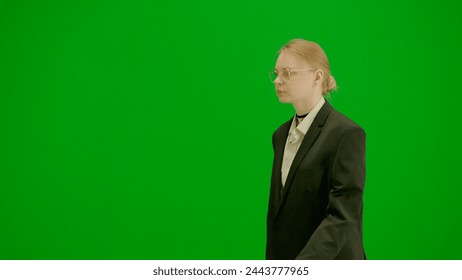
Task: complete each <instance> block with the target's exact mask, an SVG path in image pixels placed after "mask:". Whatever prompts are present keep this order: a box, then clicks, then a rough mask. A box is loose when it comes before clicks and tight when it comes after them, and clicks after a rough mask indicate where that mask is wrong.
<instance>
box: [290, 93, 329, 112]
mask: <svg viewBox="0 0 462 280" xmlns="http://www.w3.org/2000/svg"><path fill="white" fill-rule="evenodd" d="M321 98H322V97H321ZM319 100H320V98H312V99H311V100H310V101H309V102H300V103H293V104H292V105H293V106H294V109H295V112H296V114H297V115H299V116H302V115H305V114H308V113H309V112H311V110H313V108H314V106H316V104H318V102H319Z"/></svg>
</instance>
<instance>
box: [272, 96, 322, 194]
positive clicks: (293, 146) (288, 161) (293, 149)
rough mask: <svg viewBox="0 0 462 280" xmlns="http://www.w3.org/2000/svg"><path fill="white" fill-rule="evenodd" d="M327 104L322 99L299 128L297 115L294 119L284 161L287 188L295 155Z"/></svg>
mask: <svg viewBox="0 0 462 280" xmlns="http://www.w3.org/2000/svg"><path fill="white" fill-rule="evenodd" d="M325 102H326V101H325V100H324V97H321V99H320V100H319V101H318V103H317V104H316V106H314V108H313V109H312V110H311V111H310V112H309V113H308V115H307V116H306V117H305V119H303V121H302V122H301V123H299V124H298V126H297V127H296V123H297V115H295V116H294V118H293V119H292V124H291V126H290V129H289V135H288V136H287V141H286V146H285V149H284V157H283V159H282V167H281V177H282V186H285V184H286V180H287V175H288V174H289V170H290V166H291V165H292V161H293V160H294V158H295V155H296V154H297V151H298V148H300V145H301V144H302V141H303V138H304V137H305V134H306V133H307V131H308V129H309V128H310V126H311V124H312V123H313V120H314V118H315V117H316V115H317V114H318V112H319V110H320V109H321V107H322V105H324V103H325Z"/></svg>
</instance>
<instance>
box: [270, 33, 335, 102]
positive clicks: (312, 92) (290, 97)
mask: <svg viewBox="0 0 462 280" xmlns="http://www.w3.org/2000/svg"><path fill="white" fill-rule="evenodd" d="M278 54H279V56H278V59H277V62H276V66H275V69H274V72H275V73H273V74H272V76H273V79H274V80H273V81H274V85H275V87H276V91H277V95H278V97H279V100H280V101H281V102H283V103H292V104H293V105H297V104H306V105H309V106H311V105H312V106H314V105H315V104H312V103H313V102H316V101H318V100H319V98H320V97H321V96H324V95H327V94H328V93H329V92H331V91H332V90H336V89H337V85H336V82H335V79H334V77H332V75H331V73H330V66H329V61H328V60H327V56H326V54H325V53H324V51H323V50H322V49H321V47H320V46H319V45H318V44H317V43H315V42H310V41H306V40H303V39H294V40H291V41H290V42H288V43H287V44H285V45H284V46H283V47H282V48H281V49H280V50H279V51H278ZM306 105H305V106H306Z"/></svg>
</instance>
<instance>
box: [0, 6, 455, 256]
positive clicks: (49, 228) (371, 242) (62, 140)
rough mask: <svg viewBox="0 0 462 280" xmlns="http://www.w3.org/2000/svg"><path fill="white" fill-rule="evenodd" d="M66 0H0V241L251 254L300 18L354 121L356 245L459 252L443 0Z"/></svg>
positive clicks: (391, 252) (104, 252)
mask: <svg viewBox="0 0 462 280" xmlns="http://www.w3.org/2000/svg"><path fill="white" fill-rule="evenodd" d="M72 2H75V3H70V1H69V2H68V1H29V2H26V1H3V0H2V1H0V116H1V119H0V120H1V131H0V133H1V135H0V159H1V161H0V163H1V169H0V185H1V186H0V259H264V252H265V219H266V210H267V199H268V194H269V184H270V175H271V164H272V156H273V151H272V146H271V135H272V133H273V131H274V130H275V129H276V128H277V127H278V126H279V125H280V124H282V123H283V122H285V121H286V120H288V119H289V118H290V117H291V115H292V114H293V113H294V111H293V108H292V107H291V105H287V104H280V103H279V102H278V100H277V97H276V95H275V93H274V89H273V86H272V84H271V83H270V81H269V79H268V71H269V70H270V69H272V67H273V66H274V63H275V59H276V56H275V52H276V51H277V50H278V49H279V48H280V47H281V46H282V45H283V44H284V43H286V42H287V41H289V40H290V39H293V38H299V37H300V38H305V39H308V40H313V41H316V42H318V43H319V44H320V45H321V47H323V49H324V50H325V52H326V54H327V55H328V57H329V60H330V64H331V70H332V75H333V76H334V77H335V78H336V80H337V83H338V85H339V90H338V92H334V93H333V94H331V104H332V105H333V106H334V107H335V108H336V109H337V110H339V111H340V112H342V113H344V114H345V115H347V116H349V117H350V118H351V119H353V120H355V121H356V122H357V123H358V124H360V125H361V126H363V127H364V129H365V130H366V134H367V182H366V192H365V210H364V211H365V212H364V242H365V249H366V253H367V255H368V257H369V258H370V259H462V242H461V240H460V237H461V236H462V225H461V218H460V217H461V207H460V201H461V199H460V196H461V195H462V185H461V183H460V179H459V178H460V177H459V175H460V174H459V173H460V158H461V157H462V153H461V149H460V146H459V143H461V140H462V139H461V138H462V137H461V135H460V132H459V129H460V120H461V118H460V116H459V113H460V108H461V100H462V98H461V90H460V84H459V82H460V75H461V74H462V72H461V71H460V70H459V69H460V65H461V60H462V59H461V58H462V56H461V55H460V50H461V49H462V44H461V42H462V40H461V33H460V32H461V27H462V22H461V17H460V8H459V7H458V6H456V4H453V3H450V2H447V1H438V3H433V1H427V2H425V1H417V0H415V1H329V2H322V1H246V0H234V1H183V2H177V1H166V2H164V3H159V2H158V1H72ZM430 3H432V4H430ZM454 3H456V1H454Z"/></svg>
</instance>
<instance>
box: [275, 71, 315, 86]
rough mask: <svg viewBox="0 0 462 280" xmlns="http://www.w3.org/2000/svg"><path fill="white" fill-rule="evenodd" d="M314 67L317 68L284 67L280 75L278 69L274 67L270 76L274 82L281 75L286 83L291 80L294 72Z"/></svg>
mask: <svg viewBox="0 0 462 280" xmlns="http://www.w3.org/2000/svg"><path fill="white" fill-rule="evenodd" d="M312 69H316V68H303V69H290V68H283V69H282V71H281V74H280V75H279V73H278V71H277V70H276V69H274V70H273V71H270V72H269V78H270V80H271V82H273V83H274V82H275V81H276V79H277V78H278V76H279V77H280V78H281V81H282V82H284V83H285V82H287V81H289V79H290V77H291V76H292V74H293V73H294V72H299V71H306V70H312Z"/></svg>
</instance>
